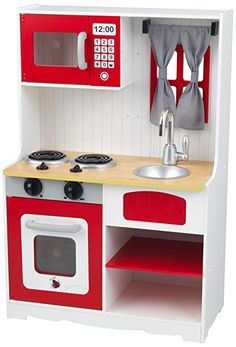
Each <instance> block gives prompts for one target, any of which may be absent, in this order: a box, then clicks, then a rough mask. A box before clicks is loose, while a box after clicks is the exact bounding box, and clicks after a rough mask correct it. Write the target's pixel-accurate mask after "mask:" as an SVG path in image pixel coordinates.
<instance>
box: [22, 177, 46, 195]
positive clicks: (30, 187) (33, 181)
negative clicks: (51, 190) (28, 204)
mask: <svg viewBox="0 0 236 347" xmlns="http://www.w3.org/2000/svg"><path fill="white" fill-rule="evenodd" d="M24 188H25V191H26V193H27V194H29V195H30V196H37V195H39V194H41V193H42V190H43V185H42V182H41V181H40V180H38V179H37V178H27V179H26V180H25V183H24Z"/></svg>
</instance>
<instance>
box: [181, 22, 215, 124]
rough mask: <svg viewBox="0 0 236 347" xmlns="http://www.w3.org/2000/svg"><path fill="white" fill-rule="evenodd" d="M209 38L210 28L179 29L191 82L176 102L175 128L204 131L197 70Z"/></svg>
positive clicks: (187, 27)
mask: <svg viewBox="0 0 236 347" xmlns="http://www.w3.org/2000/svg"><path fill="white" fill-rule="evenodd" d="M210 37H211V32H210V27H193V26H186V27H185V26H183V27H180V41H181V43H182V46H183V49H184V53H185V56H186V59H187V62H188V65H189V68H190V70H191V81H190V83H189V84H188V85H187V87H186V89H185V90H184V92H183V94H182V95H181V97H180V99H179V102H178V106H177V110H176V123H175V124H176V127H180V128H183V129H190V130H202V129H204V105H203V100H202V96H201V94H200V91H199V88H198V68H199V65H200V63H201V61H202V59H203V56H204V54H205V53H206V50H207V48H208V46H209V44H210Z"/></svg>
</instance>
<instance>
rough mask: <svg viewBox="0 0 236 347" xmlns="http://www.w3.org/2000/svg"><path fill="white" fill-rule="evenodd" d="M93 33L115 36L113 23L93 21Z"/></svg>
mask: <svg viewBox="0 0 236 347" xmlns="http://www.w3.org/2000/svg"><path fill="white" fill-rule="evenodd" d="M93 35H101V36H102V35H103V36H115V35H116V25H115V24H103V23H93Z"/></svg>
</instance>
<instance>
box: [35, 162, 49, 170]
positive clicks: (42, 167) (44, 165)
mask: <svg viewBox="0 0 236 347" xmlns="http://www.w3.org/2000/svg"><path fill="white" fill-rule="evenodd" d="M36 169H37V170H47V169H48V165H47V164H46V163H44V161H43V162H42V163H41V164H40V165H38V166H36Z"/></svg>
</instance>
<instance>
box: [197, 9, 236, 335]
mask: <svg viewBox="0 0 236 347" xmlns="http://www.w3.org/2000/svg"><path fill="white" fill-rule="evenodd" d="M232 18H233V13H232V11H229V12H227V13H225V14H224V15H222V17H221V20H220V32H219V63H218V69H217V72H218V81H217V94H216V110H217V113H216V117H217V118H216V119H217V124H216V141H215V142H216V154H215V167H214V172H213V176H212V179H211V181H210V182H209V183H208V185H209V187H208V194H209V198H208V214H207V219H206V224H207V233H206V236H205V242H204V266H203V308H202V324H203V329H202V341H204V339H205V338H206V336H207V333H208V330H209V328H210V326H211V325H212V323H213V322H214V320H215V317H216V315H217V313H218V312H219V311H220V310H221V309H222V307H223V302H224V263H225V229H226V207H227V171H228V137H229V136H228V135H229V107H230V80H231V54H232V46H231V44H232Z"/></svg>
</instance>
